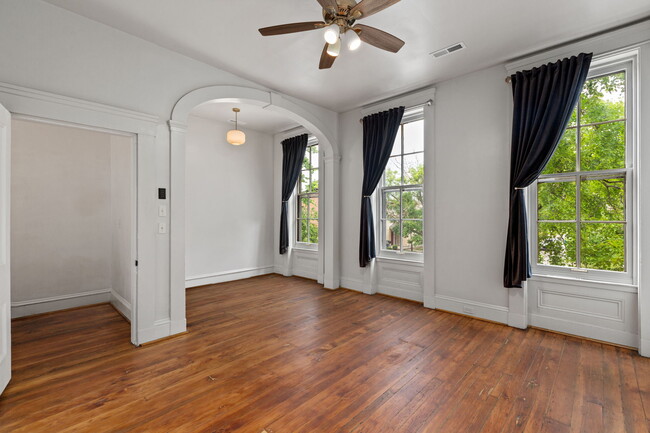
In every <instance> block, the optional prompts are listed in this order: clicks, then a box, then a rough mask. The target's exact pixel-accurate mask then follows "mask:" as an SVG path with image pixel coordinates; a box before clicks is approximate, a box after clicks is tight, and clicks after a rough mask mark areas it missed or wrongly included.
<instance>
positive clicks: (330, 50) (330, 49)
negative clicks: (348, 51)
mask: <svg viewBox="0 0 650 433" xmlns="http://www.w3.org/2000/svg"><path fill="white" fill-rule="evenodd" d="M340 52H341V39H337V40H336V42H335V43H333V44H329V45H328V46H327V54H329V55H330V56H332V57H336V56H338V55H339V53H340Z"/></svg>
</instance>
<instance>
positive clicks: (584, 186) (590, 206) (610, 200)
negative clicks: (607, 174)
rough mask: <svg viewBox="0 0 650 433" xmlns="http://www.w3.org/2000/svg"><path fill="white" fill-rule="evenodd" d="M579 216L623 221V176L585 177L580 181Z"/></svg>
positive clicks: (589, 218)
mask: <svg viewBox="0 0 650 433" xmlns="http://www.w3.org/2000/svg"><path fill="white" fill-rule="evenodd" d="M580 198H581V209H580V212H581V218H582V219H583V220H592V221H625V178H624V177H615V178H609V179H586V180H583V181H582V182H581V183H580Z"/></svg>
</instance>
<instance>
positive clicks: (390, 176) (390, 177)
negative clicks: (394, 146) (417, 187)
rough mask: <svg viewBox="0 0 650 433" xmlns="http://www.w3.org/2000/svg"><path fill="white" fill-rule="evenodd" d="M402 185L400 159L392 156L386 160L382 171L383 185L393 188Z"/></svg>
mask: <svg viewBox="0 0 650 433" xmlns="http://www.w3.org/2000/svg"><path fill="white" fill-rule="evenodd" d="M401 184H402V157H401V156H394V157H391V158H389V159H388V164H386V171H384V185H386V186H395V185H401Z"/></svg>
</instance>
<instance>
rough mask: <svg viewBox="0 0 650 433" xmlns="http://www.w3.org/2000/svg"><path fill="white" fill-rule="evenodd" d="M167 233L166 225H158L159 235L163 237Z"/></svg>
mask: <svg viewBox="0 0 650 433" xmlns="http://www.w3.org/2000/svg"><path fill="white" fill-rule="evenodd" d="M165 233H167V224H166V223H158V234H159V235H164V234H165Z"/></svg>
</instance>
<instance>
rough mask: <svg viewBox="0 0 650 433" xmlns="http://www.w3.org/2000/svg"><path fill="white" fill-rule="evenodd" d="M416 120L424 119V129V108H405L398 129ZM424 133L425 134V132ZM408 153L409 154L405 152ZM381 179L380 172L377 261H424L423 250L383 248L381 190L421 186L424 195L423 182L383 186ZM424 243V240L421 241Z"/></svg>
mask: <svg viewBox="0 0 650 433" xmlns="http://www.w3.org/2000/svg"><path fill="white" fill-rule="evenodd" d="M418 120H423V121H424V127H423V128H424V129H425V130H426V128H427V125H426V122H427V120H426V117H425V115H424V109H423V108H417V109H414V110H412V111H411V112H409V110H408V109H407V110H406V111H405V112H404V117H403V118H402V122H401V124H400V130H401V125H403V124H405V123H410V122H415V121H418ZM425 135H426V134H425ZM425 153H426V142H425V143H424V151H423V153H422V154H423V155H424V154H425ZM407 155H409V154H407ZM425 177H426V167H425ZM383 181H384V175H383V174H382V180H381V181H380V183H379V185H378V186H377V188H376V189H375V193H374V195H375V198H374V202H375V209H376V212H375V246H376V249H377V259H380V260H379V261H382V260H381V259H387V260H393V261H404V262H410V263H423V262H424V251H423V252H421V253H416V252H410V251H392V250H387V249H385V248H383V242H382V240H383V237H384V234H383V211H384V207H383V205H384V204H383V194H382V192H383V191H384V190H385V189H395V190H404V189H409V188H422V194H423V195H424V183H422V184H417V185H397V186H391V187H384V186H383ZM425 207H426V206H422V239H423V241H424V239H425V234H424V225H425V224H424V220H425ZM423 243H424V242H423ZM423 247H424V249H426V247H427V246H426V244H424V245H423Z"/></svg>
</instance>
